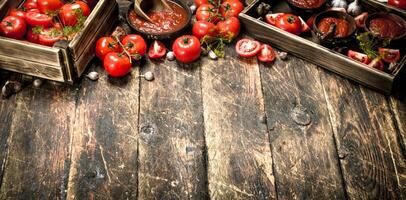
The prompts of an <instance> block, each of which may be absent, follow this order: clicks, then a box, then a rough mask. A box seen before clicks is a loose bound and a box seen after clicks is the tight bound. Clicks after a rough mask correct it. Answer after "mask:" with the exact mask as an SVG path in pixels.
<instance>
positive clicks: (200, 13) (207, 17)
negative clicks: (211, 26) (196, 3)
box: [196, 4, 220, 23]
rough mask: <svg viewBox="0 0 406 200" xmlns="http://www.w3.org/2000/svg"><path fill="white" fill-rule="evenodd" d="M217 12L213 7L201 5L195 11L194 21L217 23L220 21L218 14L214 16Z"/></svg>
mask: <svg viewBox="0 0 406 200" xmlns="http://www.w3.org/2000/svg"><path fill="white" fill-rule="evenodd" d="M217 12H218V10H217V8H215V7H214V6H213V5H211V4H202V5H201V6H200V7H199V8H198V9H197V11H196V19H197V20H198V21H200V20H204V21H208V22H213V23H217V22H218V21H219V20H220V18H219V16H218V14H216V13H217Z"/></svg>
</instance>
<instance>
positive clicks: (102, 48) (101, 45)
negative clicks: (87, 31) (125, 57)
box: [95, 37, 122, 60]
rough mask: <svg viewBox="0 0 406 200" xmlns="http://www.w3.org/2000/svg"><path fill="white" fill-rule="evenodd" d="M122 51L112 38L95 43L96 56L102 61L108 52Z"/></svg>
mask: <svg viewBox="0 0 406 200" xmlns="http://www.w3.org/2000/svg"><path fill="white" fill-rule="evenodd" d="M121 51H122V49H121V47H120V45H119V44H118V43H117V41H116V40H114V38H112V37H102V38H100V39H99V40H97V42H96V51H95V53H96V56H97V57H98V58H99V59H100V60H103V59H104V57H105V56H106V55H107V54H108V53H110V52H121Z"/></svg>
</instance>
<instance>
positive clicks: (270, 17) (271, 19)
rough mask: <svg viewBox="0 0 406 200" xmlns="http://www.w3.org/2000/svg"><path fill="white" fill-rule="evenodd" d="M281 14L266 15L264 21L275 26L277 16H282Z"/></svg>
mask: <svg viewBox="0 0 406 200" xmlns="http://www.w3.org/2000/svg"><path fill="white" fill-rule="evenodd" d="M283 14H284V13H273V14H267V15H265V21H266V22H267V23H268V24H270V25H273V26H275V24H276V19H277V18H278V17H279V16H282V15H283Z"/></svg>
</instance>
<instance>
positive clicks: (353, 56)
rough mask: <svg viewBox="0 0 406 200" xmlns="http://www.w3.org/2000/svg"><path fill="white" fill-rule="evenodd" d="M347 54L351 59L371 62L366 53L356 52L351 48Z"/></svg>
mask: <svg viewBox="0 0 406 200" xmlns="http://www.w3.org/2000/svg"><path fill="white" fill-rule="evenodd" d="M347 56H348V57H350V58H351V59H353V60H356V61H359V62H361V63H364V64H369V63H370V62H371V59H369V57H368V56H367V55H366V54H363V53H360V52H356V51H353V50H349V51H348V53H347Z"/></svg>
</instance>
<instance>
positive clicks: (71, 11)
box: [59, 1, 90, 26]
mask: <svg viewBox="0 0 406 200" xmlns="http://www.w3.org/2000/svg"><path fill="white" fill-rule="evenodd" d="M89 15H90V8H89V6H88V5H87V4H86V3H85V2H83V1H76V2H75V3H72V4H65V5H63V6H62V8H61V10H60V11H59V17H60V18H61V21H62V23H63V24H64V25H65V26H75V25H76V23H77V22H78V19H79V17H81V16H85V17H86V16H89Z"/></svg>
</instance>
